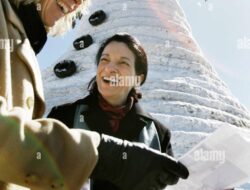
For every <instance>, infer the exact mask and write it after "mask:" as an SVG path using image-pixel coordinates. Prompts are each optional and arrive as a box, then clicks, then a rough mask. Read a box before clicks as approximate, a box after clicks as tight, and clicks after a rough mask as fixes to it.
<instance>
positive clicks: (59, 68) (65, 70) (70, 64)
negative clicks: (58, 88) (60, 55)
mask: <svg viewBox="0 0 250 190" xmlns="http://www.w3.org/2000/svg"><path fill="white" fill-rule="evenodd" d="M75 72H76V64H75V62H74V61H72V60H64V61H61V62H59V63H57V64H56V65H55V67H54V73H55V75H56V76H57V77H59V78H65V77H69V76H71V75H73V74H74V73H75Z"/></svg>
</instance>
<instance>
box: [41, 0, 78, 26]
mask: <svg viewBox="0 0 250 190" xmlns="http://www.w3.org/2000/svg"><path fill="white" fill-rule="evenodd" d="M79 2H80V1H77V0H41V11H39V12H40V15H41V18H42V21H43V23H44V24H45V25H46V26H49V27H51V26H54V24H55V22H56V21H57V20H59V19H60V18H62V17H63V16H65V15H66V14H68V13H70V12H72V11H74V10H75V9H76V8H77V7H78V6H79V5H80V3H79Z"/></svg>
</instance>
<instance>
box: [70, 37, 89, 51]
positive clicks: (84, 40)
mask: <svg viewBox="0 0 250 190" xmlns="http://www.w3.org/2000/svg"><path fill="white" fill-rule="evenodd" d="M92 43H93V39H92V37H91V36H90V35H89V34H88V35H84V36H81V37H80V38H77V39H76V40H75V41H74V42H73V46H74V48H75V49H76V50H81V49H85V48H87V47H89V46H90V45H91V44H92Z"/></svg>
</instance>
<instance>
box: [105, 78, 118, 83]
mask: <svg viewBox="0 0 250 190" xmlns="http://www.w3.org/2000/svg"><path fill="white" fill-rule="evenodd" d="M103 80H104V82H108V83H110V82H112V83H118V79H116V78H115V77H103Z"/></svg>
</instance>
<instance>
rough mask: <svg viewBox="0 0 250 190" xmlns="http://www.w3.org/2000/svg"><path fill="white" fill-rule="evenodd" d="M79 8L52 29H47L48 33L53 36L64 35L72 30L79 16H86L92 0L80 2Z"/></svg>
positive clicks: (57, 22) (60, 20)
mask: <svg viewBox="0 0 250 190" xmlns="http://www.w3.org/2000/svg"><path fill="white" fill-rule="evenodd" d="M80 1H81V4H80V5H79V7H78V8H77V9H76V10H74V11H73V12H71V13H68V14H66V15H65V16H64V17H62V18H61V19H59V20H58V21H56V23H55V25H54V26H52V27H46V26H45V27H46V29H47V32H48V34H49V35H51V36H58V35H63V34H65V33H66V32H67V31H69V30H70V29H71V28H72V22H73V20H74V19H76V17H77V14H83V15H84V14H86V13H87V8H88V6H89V5H90V0H80Z"/></svg>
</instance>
